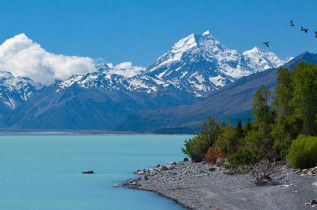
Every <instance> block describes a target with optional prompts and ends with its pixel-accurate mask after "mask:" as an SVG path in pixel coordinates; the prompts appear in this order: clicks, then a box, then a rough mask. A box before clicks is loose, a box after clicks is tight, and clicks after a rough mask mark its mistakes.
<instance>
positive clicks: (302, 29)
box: [263, 20, 317, 47]
mask: <svg viewBox="0 0 317 210" xmlns="http://www.w3.org/2000/svg"><path fill="white" fill-rule="evenodd" d="M291 26H292V27H293V26H295V23H294V22H293V21H292V20H291ZM300 30H301V31H304V32H305V33H308V28H304V27H303V26H301V27H300ZM315 38H317V31H315ZM269 43H270V42H268V41H266V42H263V44H265V45H266V46H267V47H269V46H270V45H269Z"/></svg>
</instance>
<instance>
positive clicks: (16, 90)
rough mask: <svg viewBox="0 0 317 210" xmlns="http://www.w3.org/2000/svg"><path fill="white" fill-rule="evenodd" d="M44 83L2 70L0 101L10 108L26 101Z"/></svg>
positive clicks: (0, 74) (0, 75)
mask: <svg viewBox="0 0 317 210" xmlns="http://www.w3.org/2000/svg"><path fill="white" fill-rule="evenodd" d="M41 88H42V85H41V84H39V83H35V82H34V81H32V80H31V79H29V78H23V77H14V76H13V75H12V74H11V73H10V72H4V71H2V72H0V101H1V103H2V104H3V105H5V106H6V107H8V108H9V109H11V110H13V109H15V108H16V107H17V106H18V105H19V104H21V103H23V102H25V101H27V100H28V98H30V97H31V96H32V94H33V93H34V92H36V91H37V90H39V89H41Z"/></svg>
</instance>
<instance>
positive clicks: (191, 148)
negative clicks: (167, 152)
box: [182, 134, 212, 162]
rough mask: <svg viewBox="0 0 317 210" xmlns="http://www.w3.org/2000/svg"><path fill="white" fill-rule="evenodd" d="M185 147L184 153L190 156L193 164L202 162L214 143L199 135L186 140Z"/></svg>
mask: <svg viewBox="0 0 317 210" xmlns="http://www.w3.org/2000/svg"><path fill="white" fill-rule="evenodd" d="M184 146H185V148H182V152H183V153H184V154H186V155H188V156H189V157H190V158H191V159H192V161H193V162H200V161H202V160H203V159H204V157H205V154H206V153H207V151H208V148H209V147H211V146H212V142H211V141H210V139H209V138H208V137H207V136H206V135H203V134H197V135H196V136H195V137H194V138H192V139H189V140H186V141H185V145H184Z"/></svg>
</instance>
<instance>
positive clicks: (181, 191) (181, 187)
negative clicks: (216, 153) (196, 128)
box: [122, 161, 317, 210]
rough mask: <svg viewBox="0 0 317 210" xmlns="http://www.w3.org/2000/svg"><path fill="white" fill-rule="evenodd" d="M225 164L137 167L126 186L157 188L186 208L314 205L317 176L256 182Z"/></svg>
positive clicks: (187, 163) (157, 192)
mask: <svg viewBox="0 0 317 210" xmlns="http://www.w3.org/2000/svg"><path fill="white" fill-rule="evenodd" d="M223 172H224V168H223V167H217V166H213V165H209V164H202V163H192V162H189V161H188V162H178V163H175V162H173V163H170V164H166V165H162V166H159V165H158V166H157V167H155V168H152V169H149V170H146V169H143V170H137V171H135V173H136V174H138V175H139V177H137V178H133V179H130V180H128V181H126V182H124V183H123V184H122V186H123V187H127V188H131V189H137V190H144V191H149V192H154V193H156V194H158V195H160V196H162V197H165V198H167V199H170V200H173V201H174V202H175V203H176V204H178V205H180V206H181V207H183V208H185V209H270V210H274V209H311V208H312V207H311V206H308V205H307V203H310V202H311V201H312V200H313V199H317V185H316V184H317V177H316V176H303V175H298V173H297V172H295V171H294V170H291V169H289V174H290V177H291V180H290V182H289V183H286V184H283V185H274V186H272V185H269V186H261V187H259V186H256V185H255V184H254V182H253V180H252V178H251V177H250V176H249V175H248V174H237V175H227V174H224V173H223ZM305 204H306V205H305Z"/></svg>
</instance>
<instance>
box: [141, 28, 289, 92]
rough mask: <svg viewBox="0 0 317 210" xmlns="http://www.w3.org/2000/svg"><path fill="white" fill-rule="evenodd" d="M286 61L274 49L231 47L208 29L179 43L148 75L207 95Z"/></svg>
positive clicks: (158, 60)
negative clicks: (241, 78) (246, 49)
mask: <svg viewBox="0 0 317 210" xmlns="http://www.w3.org/2000/svg"><path fill="white" fill-rule="evenodd" d="M255 49H257V48H255ZM263 61H264V62H263ZM283 64H284V63H283V61H282V60H280V59H279V58H278V57H277V56H276V55H275V54H274V53H272V52H268V51H264V50H259V49H257V50H254V49H253V50H250V51H246V52H244V53H239V52H238V51H237V50H232V49H228V48H227V47H225V46H224V45H223V44H221V43H220V42H219V41H218V40H217V39H216V38H215V37H214V36H212V35H211V34H210V32H209V31H206V32H205V33H203V34H202V35H196V34H191V35H190V36H188V37H186V38H183V39H181V40H180V41H178V42H177V43H175V44H174V45H173V47H172V48H171V49H170V50H169V51H168V52H167V53H165V54H164V55H162V56H161V57H159V58H158V59H157V60H156V62H155V63H154V64H152V65H151V66H150V67H149V68H148V70H147V71H146V72H145V73H144V74H146V75H148V76H150V77H152V78H156V79H160V80H163V81H165V82H168V83H171V84H173V85H176V86H181V87H183V88H184V89H186V90H187V91H189V92H194V93H195V94H196V95H197V96H203V97H205V96H207V95H208V94H209V93H210V92H211V91H213V90H217V89H219V88H220V87H223V86H225V85H226V84H229V83H231V82H233V81H235V80H236V79H238V78H240V77H242V76H247V75H250V74H252V73H255V72H259V71H264V70H266V69H269V68H274V67H278V66H281V65H283Z"/></svg>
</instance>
